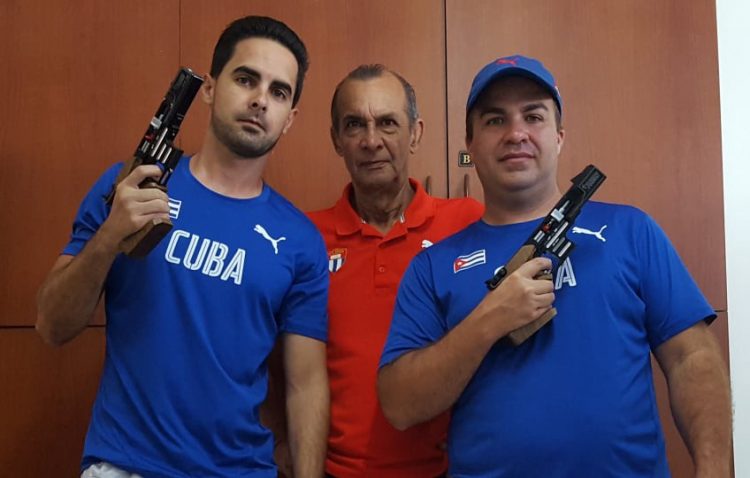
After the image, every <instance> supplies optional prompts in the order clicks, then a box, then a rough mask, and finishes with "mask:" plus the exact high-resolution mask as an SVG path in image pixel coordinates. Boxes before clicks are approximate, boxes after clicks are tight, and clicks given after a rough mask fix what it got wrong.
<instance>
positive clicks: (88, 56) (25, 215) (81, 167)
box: [0, 0, 179, 325]
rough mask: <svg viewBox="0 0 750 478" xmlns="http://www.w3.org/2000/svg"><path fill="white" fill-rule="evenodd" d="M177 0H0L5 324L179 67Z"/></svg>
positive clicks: (12, 320) (23, 319)
mask: <svg viewBox="0 0 750 478" xmlns="http://www.w3.org/2000/svg"><path fill="white" fill-rule="evenodd" d="M178 4H179V2H178V0H170V1H166V2H151V1H146V0H139V1H115V2H98V1H95V0H81V1H79V2H76V6H75V8H71V6H70V5H68V4H67V3H64V2H50V1H48V0H28V1H23V2H21V1H10V2H8V1H3V2H2V6H0V39H2V41H0V58H2V59H3V61H2V63H1V64H0V72H1V73H2V74H0V118H2V120H1V121H0V151H2V152H3V153H2V167H0V204H2V207H0V224H2V225H3V226H2V227H3V233H2V234H0V250H2V251H3V253H2V254H0V270H2V279H0V303H2V304H3V307H2V311H1V312H0V325H31V324H33V323H34V320H35V317H36V312H35V308H34V294H35V292H36V289H37V287H38V286H39V284H40V283H41V281H42V280H43V278H44V277H45V275H46V274H47V272H48V271H49V269H50V267H52V264H53V262H54V261H55V259H56V258H57V256H58V255H59V254H60V251H61V250H62V248H63V246H64V245H65V242H66V241H67V240H68V237H69V235H70V230H71V229H70V226H71V223H72V220H73V217H74V215H75V212H76V210H77V209H78V205H79V204H80V201H81V199H83V196H84V195H85V194H86V192H87V191H88V189H89V188H90V187H91V184H92V183H93V181H94V180H95V179H96V178H97V177H99V175H100V174H101V173H102V172H103V171H104V169H105V168H107V167H108V166H109V165H111V164H114V163H115V162H117V161H122V160H124V159H126V158H128V157H129V156H130V155H132V153H133V151H134V150H135V148H136V146H137V145H138V142H139V141H140V139H141V137H142V135H143V132H144V131H145V130H146V125H147V124H148V121H149V120H150V119H151V116H153V114H154V111H156V107H157V106H158V105H159V102H160V101H161V99H162V97H163V95H164V92H165V91H166V89H167V87H168V86H169V82H170V81H171V80H172V78H173V77H174V74H175V73H176V71H177V66H178V62H177V53H178V48H179V45H178V35H177V32H178V24H177V19H178V17H177V15H176V12H177V6H178Z"/></svg>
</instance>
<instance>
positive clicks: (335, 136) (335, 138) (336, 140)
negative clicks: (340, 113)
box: [330, 126, 344, 157]
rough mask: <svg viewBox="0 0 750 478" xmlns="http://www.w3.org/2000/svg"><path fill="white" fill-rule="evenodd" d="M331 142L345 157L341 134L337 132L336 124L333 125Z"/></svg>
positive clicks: (340, 154)
mask: <svg viewBox="0 0 750 478" xmlns="http://www.w3.org/2000/svg"><path fill="white" fill-rule="evenodd" d="M330 131H331V142H332V143H333V149H334V150H335V151H336V154H338V155H339V156H341V157H343V156H344V154H343V153H342V150H341V145H340V144H339V135H338V133H337V132H336V128H335V127H334V126H331V130H330Z"/></svg>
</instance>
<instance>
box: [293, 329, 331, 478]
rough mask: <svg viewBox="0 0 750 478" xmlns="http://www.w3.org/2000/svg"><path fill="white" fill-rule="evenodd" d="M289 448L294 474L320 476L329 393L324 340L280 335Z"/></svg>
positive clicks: (297, 475)
mask: <svg viewBox="0 0 750 478" xmlns="http://www.w3.org/2000/svg"><path fill="white" fill-rule="evenodd" d="M283 350H284V371H285V375H286V400H287V405H286V410H287V428H288V435H289V449H290V453H291V455H292V469H293V471H294V476H295V478H319V477H322V476H323V471H324V467H325V458H326V445H327V442H328V422H329V419H330V411H329V410H330V397H329V395H330V394H329V389H328V371H327V368H326V345H325V343H324V342H321V341H319V340H315V339H312V338H309V337H303V336H300V335H295V334H286V335H285V336H284V347H283Z"/></svg>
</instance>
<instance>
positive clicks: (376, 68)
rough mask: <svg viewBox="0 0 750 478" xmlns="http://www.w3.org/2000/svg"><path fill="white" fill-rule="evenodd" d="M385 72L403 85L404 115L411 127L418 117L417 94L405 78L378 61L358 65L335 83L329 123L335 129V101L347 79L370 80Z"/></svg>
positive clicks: (336, 126)
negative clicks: (404, 97)
mask: <svg viewBox="0 0 750 478" xmlns="http://www.w3.org/2000/svg"><path fill="white" fill-rule="evenodd" d="M385 73H390V74H391V75H393V76H395V77H396V78H397V79H398V81H400V82H401V86H403V87H404V95H405V96H406V115H407V116H408V117H409V127H410V128H411V127H413V126H414V123H416V121H417V119H418V118H419V112H418V111H417V94H416V93H415V92H414V87H412V86H411V84H409V82H408V81H406V79H405V78H404V77H403V76H401V75H399V74H398V73H396V72H395V71H393V70H390V69H388V68H387V67H386V66H384V65H381V64H379V63H375V64H372V65H359V66H358V67H357V68H355V69H353V70H352V71H350V72H349V74H348V75H346V76H345V77H344V79H343V80H341V81H340V82H339V84H338V85H336V91H334V92H333V99H332V100H331V125H332V126H333V129H334V130H335V131H338V127H339V120H340V119H341V118H339V112H338V108H337V105H336V103H337V101H338V97H339V91H340V90H341V88H342V87H343V86H344V84H345V83H346V82H347V81H350V80H372V79H374V78H381V77H382V76H383V75H384V74H385Z"/></svg>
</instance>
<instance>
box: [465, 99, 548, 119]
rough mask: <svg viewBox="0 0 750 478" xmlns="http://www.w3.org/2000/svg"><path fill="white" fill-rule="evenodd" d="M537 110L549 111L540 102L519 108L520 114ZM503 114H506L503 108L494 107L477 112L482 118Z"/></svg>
mask: <svg viewBox="0 0 750 478" xmlns="http://www.w3.org/2000/svg"><path fill="white" fill-rule="evenodd" d="M537 109H542V110H545V111H549V108H547V105H545V104H544V103H542V102H534V103H529V104H527V105H524V106H523V107H522V108H521V112H522V113H528V112H529V111H534V110H537ZM505 113H506V111H505V109H504V108H499V107H496V106H489V107H487V108H484V109H482V110H480V111H479V116H484V115H488V114H505Z"/></svg>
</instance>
